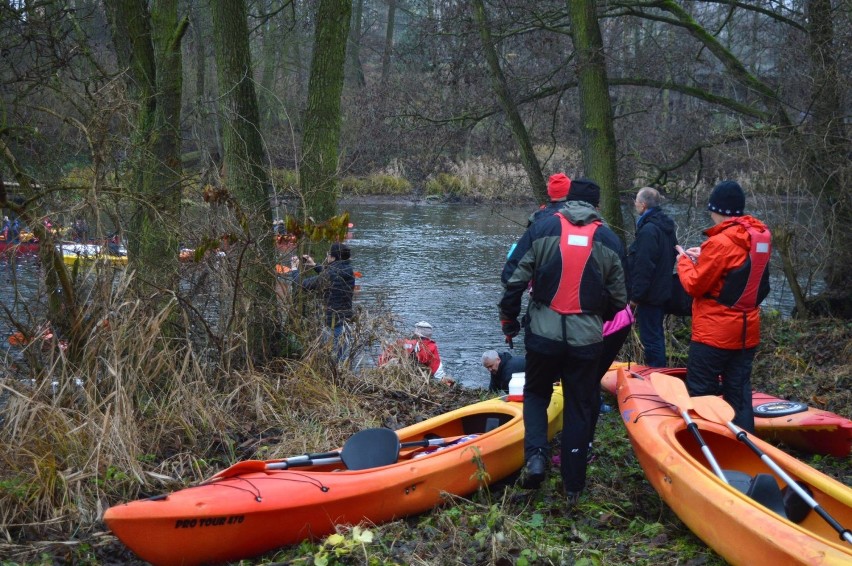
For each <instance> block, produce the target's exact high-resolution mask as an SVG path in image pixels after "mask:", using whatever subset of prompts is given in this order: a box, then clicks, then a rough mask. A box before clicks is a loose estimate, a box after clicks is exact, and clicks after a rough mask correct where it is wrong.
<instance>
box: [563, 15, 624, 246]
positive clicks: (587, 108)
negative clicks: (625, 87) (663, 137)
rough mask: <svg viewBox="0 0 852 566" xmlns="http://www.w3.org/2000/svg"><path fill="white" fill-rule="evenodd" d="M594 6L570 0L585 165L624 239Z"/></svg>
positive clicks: (605, 211)
mask: <svg viewBox="0 0 852 566" xmlns="http://www.w3.org/2000/svg"><path fill="white" fill-rule="evenodd" d="M595 8H596V3H595V2H587V1H586V0H568V15H569V18H570V19H571V30H572V34H571V37H572V39H573V41H574V51H575V52H576V54H577V78H578V80H579V90H580V117H581V120H582V124H581V128H580V129H581V132H582V143H583V166H584V167H585V170H586V171H585V174H586V176H587V177H589V178H591V179H593V180H594V181H596V182H597V183H598V184H599V185H600V187H601V191H602V195H601V205H602V207H601V208H602V209H603V215H604V217H605V218H606V219H607V221H608V222H609V224H610V226H612V227H613V228H614V229H615V230H616V232H617V233H618V234H619V235H620V236H621V237H622V239H623V238H624V235H625V232H624V220H623V218H622V215H621V202H620V201H619V195H618V165H617V158H616V144H615V132H614V130H613V125H612V121H613V117H612V103H611V101H610V97H609V85H608V82H607V75H606V62H605V61H604V55H603V39H602V38H601V30H600V27H599V25H598V18H597V13H596V11H595Z"/></svg>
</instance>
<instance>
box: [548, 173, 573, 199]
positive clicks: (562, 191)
mask: <svg viewBox="0 0 852 566" xmlns="http://www.w3.org/2000/svg"><path fill="white" fill-rule="evenodd" d="M570 188H571V179H569V178H568V177H566V176H565V173H557V174H555V175H551V176H550V180H549V181H548V182H547V194H548V195H549V196H550V200H559V199H563V198H565V197H567V196H568V189H570Z"/></svg>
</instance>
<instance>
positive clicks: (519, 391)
mask: <svg viewBox="0 0 852 566" xmlns="http://www.w3.org/2000/svg"><path fill="white" fill-rule="evenodd" d="M526 377H527V374H526V372H520V373H513V374H512V379H510V380H509V396H508V397H506V400H507V401H514V402H516V403H521V402H523V400H524V382H525V381H526Z"/></svg>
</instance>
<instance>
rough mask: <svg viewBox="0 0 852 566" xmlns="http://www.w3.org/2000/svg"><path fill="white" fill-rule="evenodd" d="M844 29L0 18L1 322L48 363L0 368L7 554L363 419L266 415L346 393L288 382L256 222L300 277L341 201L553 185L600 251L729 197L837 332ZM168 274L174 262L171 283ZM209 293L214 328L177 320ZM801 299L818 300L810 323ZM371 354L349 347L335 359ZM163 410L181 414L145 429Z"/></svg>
mask: <svg viewBox="0 0 852 566" xmlns="http://www.w3.org/2000/svg"><path fill="white" fill-rule="evenodd" d="M850 10H852V9H850V6H849V4H848V3H847V2H842V1H839V0H834V1H832V0H805V1H789V2H778V1H771V0H766V1H754V2H743V1H734V0H717V1H712V2H693V1H679V2H678V1H674V0H658V1H647V2H646V1H623V2H585V1H578V0H566V1H553V2H549V1H543V2H534V3H529V2H511V1H509V2H490V3H486V2H484V1H482V0H466V1H446V2H445V1H440V0H422V1H413V0H406V1H403V0H386V1H378V2H374V1H370V0H355V1H354V2H353V1H351V0H316V1H305V2H301V1H285V0H264V1H256V2H255V1H247V0H209V1H194V0H186V1H178V0H153V1H150V2H149V1H145V0H104V1H95V0H75V1H73V2H69V1H54V0H3V1H2V2H0V104H2V107H0V108H2V112H0V161H1V162H2V164H0V206H2V208H4V211H5V213H6V214H7V215H10V216H11V217H12V218H19V219H20V220H21V221H23V222H24V223H25V224H26V225H27V226H28V227H29V229H30V230H31V231H32V233H33V235H34V236H35V237H36V238H38V240H39V241H40V242H41V244H42V245H41V246H40V248H39V257H40V261H41V264H42V271H41V274H42V278H43V283H42V290H43V291H42V293H41V294H40V296H39V297H38V299H37V300H35V301H32V302H31V304H26V305H19V304H16V305H6V304H4V305H3V306H4V312H5V316H6V318H7V319H8V322H9V324H10V326H11V327H14V328H16V329H18V331H19V332H21V334H22V335H23V336H24V338H25V339H26V340H27V341H30V342H33V343H34V341H35V340H36V339H37V338H40V337H43V336H44V329H45V328H46V326H45V323H46V322H49V324H50V328H51V329H53V330H54V331H55V334H54V338H53V340H54V341H53V342H52V343H51V344H52V345H53V346H56V344H58V342H56V340H57V338H58V337H62V339H64V340H66V341H67V344H68V348H67V350H62V351H61V352H60V350H59V348H58V347H48V348H45V349H41V348H28V349H27V350H26V351H25V352H24V358H25V359H24V360H23V361H22V362H21V363H19V364H15V365H12V364H10V365H8V367H6V368H4V374H5V377H6V381H5V384H4V386H3V387H4V389H5V390H6V391H7V392H14V393H10V394H9V396H8V397H7V399H8V401H6V402H4V404H3V405H2V407H3V411H4V413H6V414H4V416H3V419H4V420H3V422H4V430H3V435H4V436H5V437H6V438H4V452H3V465H4V467H3V471H2V478H0V486H2V489H0V498H2V500H3V503H4V505H3V510H4V511H3V513H4V515H3V517H2V524H3V525H4V527H3V530H4V532H5V534H6V537H7V539H8V540H27V539H30V538H35V539H38V538H39V537H48V536H49V537H57V536H58V537H62V536H67V535H68V533H71V532H74V531H76V530H78V529H79V528H81V525H82V526H83V527H82V528H84V529H91V528H93V525H96V524H97V518H98V517H99V514H100V512H101V511H102V508H103V506H104V505H107V504H109V503H111V502H115V501H117V500H121V499H127V498H131V497H134V496H137V495H139V494H140V493H141V492H143V491H145V490H148V489H151V488H152V487H151V486H152V482H156V481H160V480H156V479H152V478H156V477H158V476H163V477H167V478H184V480H186V481H190V480H191V479H198V478H200V477H203V476H204V475H206V474H207V472H208V471H210V470H209V469H210V468H211V467H215V465H217V464H218V463H221V462H217V461H215V459H213V458H211V462H205V461H204V456H203V455H204V454H206V453H209V452H210V451H214V452H215V451H216V450H219V451H222V450H224V452H225V453H228V452H229V451H230V454H229V457H230V458H231V459H233V458H234V457H236V456H237V454H236V453H235V452H234V451H233V445H234V442H235V441H234V438H235V437H239V436H240V435H250V434H252V433H253V432H257V431H258V430H271V429H275V430H290V429H291V428H293V427H292V426H290V425H292V424H293V423H297V422H300V421H299V417H305V416H307V417H308V419H307V422H317V420H316V419H317V413H318V412H323V420H322V423H321V424H317V426H316V428H315V429H314V430H313V431H310V432H309V433H306V432H304V431H303V432H302V433H301V434H300V435H297V437H294V438H286V439H281V442H280V443H279V444H278V445H277V446H276V447H275V448H273V450H280V451H281V452H282V453H294V452H297V451H299V449H300V446H299V444H302V445H307V444H310V445H311V446H313V447H316V446H317V445H322V446H326V445H327V444H328V441H329V440H330V439H331V440H334V439H337V440H339V439H341V438H343V436H344V435H345V434H346V433H347V432H348V433H351V432H352V429H353V427H357V426H365V425H366V424H368V422H369V421H371V420H372V419H373V418H374V417H371V416H369V415H364V420H363V421H362V422H358V423H357V424H356V423H354V422H352V421H348V424H347V423H344V424H343V425H342V426H339V425H340V423H339V420H340V419H339V418H337V419H336V417H339V415H335V414H333V411H332V412H331V413H329V412H328V411H327V410H325V411H318V408H319V407H320V406H321V405H317V401H315V400H314V401H307V400H305V402H304V404H303V405H302V406H300V407H298V409H294V408H293V407H291V406H290V405H287V404H286V402H285V401H284V400H283V399H282V397H284V395H283V393H282V392H283V391H288V392H289V388H290V387H291V386H292V384H293V383H298V384H299V386H300V387H304V388H306V389H307V390H308V391H314V392H316V391H317V390H321V387H320V386H319V385H318V383H327V382H328V381H329V380H330V381H331V382H332V383H335V384H336V385H338V386H340V387H344V388H345V387H348V386H347V385H346V384H347V379H348V377H351V376H347V375H346V372H345V371H343V372H341V371H340V370H339V369H338V368H337V367H336V366H335V365H334V364H330V363H316V364H314V365H311V364H310V363H309V362H310V361H312V358H311V356H312V355H320V348H314V347H313V345H312V344H311V343H310V337H311V336H315V335H317V334H318V332H317V328H316V321H315V320H314V319H313V318H312V317H307V316H304V312H305V311H304V308H303V307H304V305H300V304H296V302H297V301H293V300H292V298H291V297H287V296H282V294H281V293H278V292H276V290H277V286H276V270H275V265H276V263H277V261H278V260H279V259H280V258H278V257H277V251H276V238H275V235H274V232H273V222H274V221H275V220H277V219H279V218H284V216H285V215H286V216H287V224H286V225H287V228H288V230H289V232H290V233H291V234H292V235H294V236H295V237H296V245H297V249H298V252H299V253H302V252H305V253H312V254H314V255H316V254H317V253H318V252H319V253H321V252H322V251H323V250H324V247H325V246H327V245H328V244H329V242H331V241H333V240H335V239H337V238H340V237H342V235H343V232H345V225H346V222H347V220H346V216H345V211H341V210H340V209H339V208H340V207H339V199H340V198H341V197H347V196H359V195H367V194H397V195H398V194H406V195H408V194H412V195H414V196H418V197H419V196H429V197H430V198H437V199H449V200H462V201H468V202H483V201H503V202H529V201H537V202H543V201H544V200H546V192H545V179H546V176H547V175H548V174H550V173H552V172H556V171H565V172H567V173H569V175H570V176H579V175H585V176H588V177H592V178H594V179H595V180H597V181H598V182H599V184H600V185H601V187H602V188H603V191H604V194H603V201H602V209H603V212H604V215H605V216H606V218H607V220H608V221H609V223H610V224H611V225H612V226H614V227H616V228H619V227H621V228H622V229H621V233H622V234H624V235H625V237H629V236H628V235H629V234H630V233H631V232H632V229H631V228H630V227H629V226H625V219H624V218H622V213H621V210H622V209H621V204H622V202H624V201H627V200H629V198H631V197H632V196H633V195H634V194H635V190H636V189H637V188H639V187H641V186H645V185H653V186H657V187H659V188H660V189H661V190H662V191H663V192H664V193H665V194H666V195H667V196H668V198H669V199H670V200H671V201H673V202H688V203H695V204H698V205H699V206H700V205H701V203H703V202H705V199H706V194H707V191H708V190H709V188H710V187H712V185H713V184H714V183H715V182H716V181H718V180H720V179H722V178H735V179H738V180H740V181H741V183H742V184H743V185H744V186H746V188H747V189H748V190H749V195H750V198H753V199H759V200H760V202H761V204H762V205H765V206H763V208H764V209H766V210H770V211H771V212H772V216H773V218H774V219H775V222H774V223H773V232H774V238H775V239H774V243H775V250H776V251H777V258H778V259H777V261H776V262H775V263H776V264H777V265H780V267H781V268H782V270H783V272H784V275H785V277H786V278H787V280H788V282H789V284H790V286H791V289H792V290H793V294H794V297H795V299H796V303H797V309H796V312H797V314H798V315H799V316H801V317H807V316H812V315H815V314H817V315H826V314H830V315H836V316H844V317H846V318H848V317H849V315H850V313H849V310H848V308H849V305H850V304H852V302H850V301H849V293H850V288H849V286H848V284H847V282H848V280H849V276H850V269H852V242H850V241H849V239H848V238H846V237H845V235H846V234H847V233H848V226H849V221H850V219H852V201H850V195H849V191H848V188H847V187H848V185H849V179H850V173H852V166H850V155H852V151H850V150H852V148H850V138H849V135H848V129H849V122H850V120H849V114H850V113H849V108H850V106H849V104H850V101H849V98H848V97H849V93H850V92H852V89H850V88H849V86H850V84H849V83H850V75H852V72H850V71H852V69H850V57H852V50H850V49H849V44H850V38H852V14H850ZM341 212H343V213H344V214H340V213H341ZM80 219H84V220H85V221H86V222H87V223H88V225H89V227H90V233H91V234H92V235H93V236H95V237H96V238H97V239H102V238H106V237H108V236H111V235H116V237H117V238H118V239H119V240H121V241H124V242H126V244H127V250H128V259H129V266H128V269H127V270H126V271H121V272H120V273H117V272H115V271H113V270H110V269H93V270H87V269H84V268H83V266H80V265H78V266H77V267H71V268H69V267H67V266H66V265H65V264H64V262H63V261H62V257H61V254H60V252H59V251H57V248H56V247H55V246H54V245H53V244H54V243H55V242H57V241H59V240H61V239H63V238H64V237H67V233H66V232H63V231H62V230H61V229H60V227H61V226H65V227H68V226H70V225H71V224H72V223H73V222H74V221H75V220H80ZM46 221H49V222H50V227H49V228H48V224H47V222H46ZM181 245H186V246H189V247H191V248H192V249H193V250H194V259H196V260H197V261H194V262H191V264H189V265H187V264H182V263H180V261H179V248H180V246H181ZM216 250H219V251H222V252H226V256H225V257H226V261H224V263H215V262H214V261H213V260H212V259H211V257H216V253H214V251H216ZM10 261H11V260H10ZM214 263H215V265H216V267H214ZM211 280H215V283H216V285H217V286H218V288H219V290H220V297H221V300H220V304H218V305H217V312H218V318H219V323H218V324H215V325H213V324H211V323H210V322H209V317H206V316H205V313H204V312H202V311H201V310H199V308H198V305H197V304H195V303H194V302H193V297H194V296H195V292H196V289H197V286H198V285H201V284H202V283H207V282H209V281H211ZM814 280H820V281H821V282H823V283H824V289H825V291H824V292H823V293H822V294H821V295H820V297H817V298H815V299H814V298H811V299H809V297H808V295H807V291H806V290H807V288H808V287H809V286H810V284H811V283H812V282H813V281H814ZM13 283H14V278H13ZM381 324H382V317H380V316H378V317H376V318H375V319H374V320H368V319H367V318H366V317H365V320H364V321H363V324H361V326H360V330H361V333H360V334H359V336H361V338H362V339H363V344H368V343H370V342H371V341H373V340H375V338H376V333H377V332H378V331H377V330H376V329H377V328H380V327H381ZM840 324H841V327H840V328H841V329H845V328H847V327H846V326H845V324H846V323H840ZM819 328H824V327H819ZM843 332H845V330H841V336H845V334H843ZM48 342H49V341H48ZM842 344H845V346H843V347H844V348H848V342H842ZM309 368H311V369H309ZM803 371H804V370H803ZM270 375H274V376H277V377H276V380H277V385H275V386H274V387H273V386H270V385H269V381H268V376H270ZM847 375H848V373H847ZM24 380H32V383H34V384H36V388H35V389H26V388H22V386H21V385H20V384H21V383H24V382H25V381H24ZM78 380H81V381H82V383H84V385H85V387H84V388H83V389H84V391H82V392H80V391H76V390H75V387H76V386H75V384H76V383H78ZM273 381H275V380H273ZM54 382H55V383H56V384H57V385H56V386H52V384H53V383H54ZM27 383H29V382H28V381H27ZM284 384H289V385H287V386H286V387H285V385H284ZM75 391H76V393H75ZM243 395H244V396H245V397H242V396H243ZM308 397H309V396H308V395H306V397H305V399H307V398H308ZM320 397H321V396H320ZM187 399H192V400H193V403H196V402H197V403H198V405H194V406H193V407H194V408H191V409H189V410H187V407H186V406H183V407H182V408H181V410H178V405H177V404H172V403H180V402H182V401H186V400H187ZM205 404H210V405H215V407H213V406H206V405H205ZM235 407H239V412H240V415H241V417H244V419H243V420H247V421H249V422H252V427H249V428H251V429H252V431H248V430H245V429H243V427H241V425H237V424H235V422H234V415H232V414H231V413H233V412H234V411H235V409H234V408H235ZM246 407H249V409H246ZM282 407H286V408H287V410H286V411H283V410H281V409H282ZM273 408H274V410H273ZM289 419H294V420H292V421H290V420H289ZM302 421H303V422H304V419H302ZM335 421H338V422H337V425H338V426H337V427H334V425H331V423H333V422H335ZM36 424H38V426H36ZM331 427H333V428H331ZM347 427H348V429H347ZM235 430H241V432H240V433H239V434H237V433H235V436H229V434H230V433H231V432H233V431H235ZM199 431H200V433H199ZM226 431H230V432H226ZM311 434H313V435H314V438H313V442H311V439H310V438H309V437H310V435H311ZM225 438H228V439H229V440H224V439H225ZM320 438H321V439H322V441H321V442H317V440H318V439H320ZM252 446H254V445H252ZM223 447H224V448H223ZM227 447H230V448H227ZM60 448H61V449H60ZM266 449H267V450H268V449H269V448H266ZM240 455H243V456H244V455H245V454H244V453H241V454H240ZM151 474H154V475H153V476H152V475H151ZM6 503H9V505H7V504H6Z"/></svg>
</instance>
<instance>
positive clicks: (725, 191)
mask: <svg viewBox="0 0 852 566" xmlns="http://www.w3.org/2000/svg"><path fill="white" fill-rule="evenodd" d="M707 210H709V211H710V212H715V213H717V214H721V215H723V216H742V215H743V214H744V213H745V192H744V191H743V188H742V187H741V186H740V184H739V183H737V182H736V181H722V182H721V183H719V184H718V185H716V186H715V187H714V188H713V192H712V193H711V194H710V202H709V203H708V204H707Z"/></svg>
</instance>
